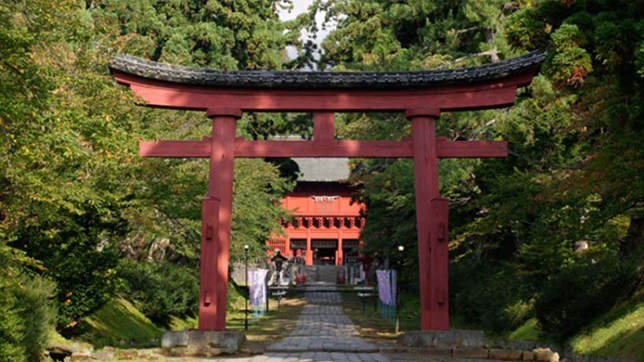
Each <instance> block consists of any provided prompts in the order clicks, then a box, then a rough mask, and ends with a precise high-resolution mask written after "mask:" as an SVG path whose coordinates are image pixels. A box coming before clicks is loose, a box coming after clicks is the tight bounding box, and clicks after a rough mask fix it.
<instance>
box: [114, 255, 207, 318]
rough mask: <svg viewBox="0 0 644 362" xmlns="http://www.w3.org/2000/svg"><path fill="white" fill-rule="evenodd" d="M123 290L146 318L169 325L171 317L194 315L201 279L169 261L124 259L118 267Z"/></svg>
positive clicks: (197, 303)
mask: <svg viewBox="0 0 644 362" xmlns="http://www.w3.org/2000/svg"><path fill="white" fill-rule="evenodd" d="M118 274H119V276H120V277H121V278H122V279H123V281H124V286H123V290H122V291H123V292H124V295H125V296H126V298H127V299H129V300H132V301H134V302H135V303H136V304H137V307H138V308H139V310H141V312H142V313H143V314H145V316H146V317H148V318H150V320H152V321H153V322H154V323H156V324H159V325H161V326H164V327H168V326H169V324H170V321H171V317H172V316H175V317H178V318H185V317H191V316H194V315H195V312H196V311H197V308H198V306H199V280H198V278H197V276H196V275H194V274H193V272H192V271H190V270H189V269H188V268H185V267H182V266H178V265H175V264H172V263H169V262H163V263H160V264H154V263H148V262H133V261H129V260H128V261H122V262H121V265H120V266H119V270H118Z"/></svg>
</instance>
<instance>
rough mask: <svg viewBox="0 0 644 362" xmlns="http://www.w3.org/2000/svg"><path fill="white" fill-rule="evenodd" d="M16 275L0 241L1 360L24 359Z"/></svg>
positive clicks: (8, 252)
mask: <svg viewBox="0 0 644 362" xmlns="http://www.w3.org/2000/svg"><path fill="white" fill-rule="evenodd" d="M18 277H19V271H18V269H17V267H16V265H15V262H14V261H13V255H12V254H11V250H10V249H9V248H7V247H6V245H4V244H2V243H0V311H1V312H0V359H2V360H3V361H26V350H25V346H23V345H21V343H20V342H21V341H22V339H23V338H24V332H25V326H24V324H23V321H22V318H21V315H20V313H19V310H18V308H17V307H18V305H19V303H18V298H17V296H16V290H17V289H18V288H19V281H18Z"/></svg>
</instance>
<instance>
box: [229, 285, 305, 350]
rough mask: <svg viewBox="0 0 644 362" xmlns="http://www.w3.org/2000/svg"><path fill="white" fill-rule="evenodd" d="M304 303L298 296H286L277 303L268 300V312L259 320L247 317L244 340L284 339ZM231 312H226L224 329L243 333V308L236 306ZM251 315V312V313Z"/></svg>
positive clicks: (295, 321) (250, 316)
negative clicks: (246, 329)
mask: <svg viewBox="0 0 644 362" xmlns="http://www.w3.org/2000/svg"><path fill="white" fill-rule="evenodd" d="M305 304H306V301H305V300H304V299H303V298H300V297H299V296H287V297H286V298H283V299H282V300H281V302H280V303H279V308H278V304H277V301H276V300H274V299H270V300H269V311H268V312H267V313H266V314H264V316H262V317H261V318H258V319H256V320H253V319H252V317H253V316H252V314H249V316H248V331H247V332H246V339H247V340H248V341H250V342H273V341H277V340H280V339H282V338H283V337H286V336H287V335H288V334H289V333H290V332H291V331H292V330H293V329H295V325H296V323H297V319H298V316H299V314H300V311H301V310H302V307H304V305H305ZM235 307H236V308H235V309H234V310H233V311H228V317H227V318H226V328H227V329H230V330H237V331H244V306H243V305H242V306H239V305H236V306H235ZM251 313H252V312H251Z"/></svg>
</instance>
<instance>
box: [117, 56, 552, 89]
mask: <svg viewBox="0 0 644 362" xmlns="http://www.w3.org/2000/svg"><path fill="white" fill-rule="evenodd" d="M545 57H546V52H541V51H536V52H532V53H529V54H526V55H523V56H520V57H516V58H512V59H508V60H504V61H501V62H496V63H491V64H486V65H483V66H478V67H463V68H456V69H445V70H430V71H407V72H308V71H222V70H216V69H207V68H192V67H184V66H178V65H170V64H164V63H159V62H153V61H149V60H145V59H142V58H138V57H134V56H131V55H119V56H116V57H114V58H112V60H111V61H110V63H109V67H110V69H111V70H112V71H114V70H117V71H121V72H124V73H128V74H133V75H137V76H140V77H143V78H147V79H154V80H160V81H166V82H172V83H178V84H187V85H199V86H208V87H217V88H246V89H248V88H250V89H403V88H407V89H409V88H427V87H438V86H446V85H461V84H463V85H464V84H471V83H481V82H489V81H493V80H496V79H503V78H506V77H509V76H512V75H516V74H523V73H527V72H534V71H535V70H537V69H538V68H539V67H540V66H541V63H542V62H543V61H544V59H545Z"/></svg>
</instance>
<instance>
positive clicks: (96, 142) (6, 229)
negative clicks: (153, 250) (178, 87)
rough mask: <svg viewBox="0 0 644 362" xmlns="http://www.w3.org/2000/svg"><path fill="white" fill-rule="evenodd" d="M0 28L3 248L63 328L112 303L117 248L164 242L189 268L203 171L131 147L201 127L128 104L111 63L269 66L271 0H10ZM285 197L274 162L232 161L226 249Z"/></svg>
mask: <svg viewBox="0 0 644 362" xmlns="http://www.w3.org/2000/svg"><path fill="white" fill-rule="evenodd" d="M281 5H285V6H288V2H283V3H280V6H281ZM229 10H230V11H229ZM233 10H234V11H233ZM132 15H137V16H136V17H133V16H132ZM138 15H141V16H138ZM144 15H145V16H144ZM148 15H149V16H148ZM0 20H1V21H2V25H1V26H0V45H2V46H1V48H2V49H1V50H0V52H1V53H0V55H1V56H2V61H0V71H1V72H2V73H1V77H0V93H1V94H0V102H1V104H2V107H0V137H1V138H0V141H1V142H0V165H1V166H0V185H1V186H0V238H1V239H2V241H4V242H9V243H10V245H12V246H13V247H16V248H19V249H20V250H23V251H25V252H26V253H27V255H29V256H30V257H33V258H35V259H38V260H41V261H42V265H43V271H42V272H44V273H45V274H47V275H49V276H51V277H53V278H54V279H55V280H56V281H57V282H58V287H57V293H56V294H57V295H56V299H57V301H58V308H59V311H60V316H59V327H60V328H65V327H67V326H72V325H74V324H75V323H76V322H78V321H79V320H80V319H82V317H84V316H86V315H88V314H89V313H91V312H93V311H94V310H96V309H97V308H99V307H100V306H101V305H102V304H103V303H105V302H106V301H107V300H109V298H111V297H113V296H114V293H115V290H116V284H117V274H116V272H115V267H116V265H117V262H118V260H119V258H120V257H123V255H124V254H125V253H124V251H126V250H133V249H134V250H135V253H136V252H138V251H140V250H141V249H146V248H147V249H149V247H150V245H151V244H153V243H155V242H157V241H158V240H161V239H168V240H170V243H171V246H170V248H169V250H170V253H168V255H169V257H170V258H171V259H173V260H175V261H178V262H182V263H184V264H186V265H188V266H190V267H192V268H196V267H197V265H198V263H197V260H196V259H197V256H198V251H199V242H198V240H199V230H200V222H199V220H200V200H201V198H202V197H203V195H204V193H205V190H206V187H205V186H206V177H207V169H208V167H207V163H206V161H205V160H196V161H184V160H143V159H141V158H139V157H137V156H136V152H137V138H139V137H140V138H144V139H164V138H168V139H199V138H201V137H202V136H204V135H207V134H209V133H210V130H209V129H210V121H209V120H208V119H207V118H206V117H205V116H204V115H203V114H198V113H191V112H177V111H165V110H150V109H145V108H142V107H139V106H137V105H135V104H134V103H133V99H132V96H131V94H130V93H129V92H128V91H127V89H125V88H123V87H121V86H118V85H117V84H116V83H115V82H114V81H113V80H112V78H111V76H110V75H109V73H108V68H107V62H108V61H109V59H110V58H111V57H112V56H114V55H116V54H117V53H131V54H135V55H141V56H147V57H150V58H152V59H155V60H164V61H171V62H175V63H178V64H183V65H193V66H210V67H217V68H224V69H235V68H240V69H269V68H270V69H274V68H279V67H280V66H281V64H282V58H281V55H282V51H283V47H284V44H286V42H287V41H288V39H289V37H288V34H285V33H283V30H285V28H284V25H283V24H281V23H279V21H277V17H276V15H275V12H274V9H273V8H272V6H271V2H267V1H260V2H245V1H235V2H231V3H230V4H228V3H226V2H223V1H222V2H215V1H208V2H194V1H192V2H190V1H185V2H170V3H167V2H163V3H162V2H156V1H137V2H133V3H126V2H78V1H72V0H69V1H59V2H56V3H55V4H50V3H49V2H44V1H30V2H22V1H10V2H8V3H3V4H2V5H0ZM210 29H215V30H216V32H214V33H213V32H211V31H210ZM244 31H246V32H247V34H246V35H244V34H243V33H244ZM233 43H234V44H233ZM184 45H185V46H184ZM240 132H242V131H241V130H240ZM289 187H291V185H290V184H289V183H288V182H286V181H285V180H282V179H280V178H279V171H278V170H277V169H276V168H275V167H273V166H272V165H269V164H267V163H265V162H262V161H261V160H242V161H240V162H238V165H237V173H236V186H235V200H236V204H235V206H234V210H233V212H234V215H235V216H234V219H233V250H237V249H238V248H236V247H235V245H241V244H243V243H248V242H253V243H257V244H260V243H261V242H263V241H264V240H265V239H266V238H267V237H268V235H269V233H270V231H272V230H276V229H278V228H279V224H278V220H279V217H280V216H282V215H283V212H282V211H281V210H280V209H279V206H278V204H277V200H278V199H279V197H280V195H281V194H282V193H283V192H284V190H287V189H288V188H289ZM255 203H256V204H255ZM253 250H254V251H255V252H260V250H261V247H254V248H253Z"/></svg>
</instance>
